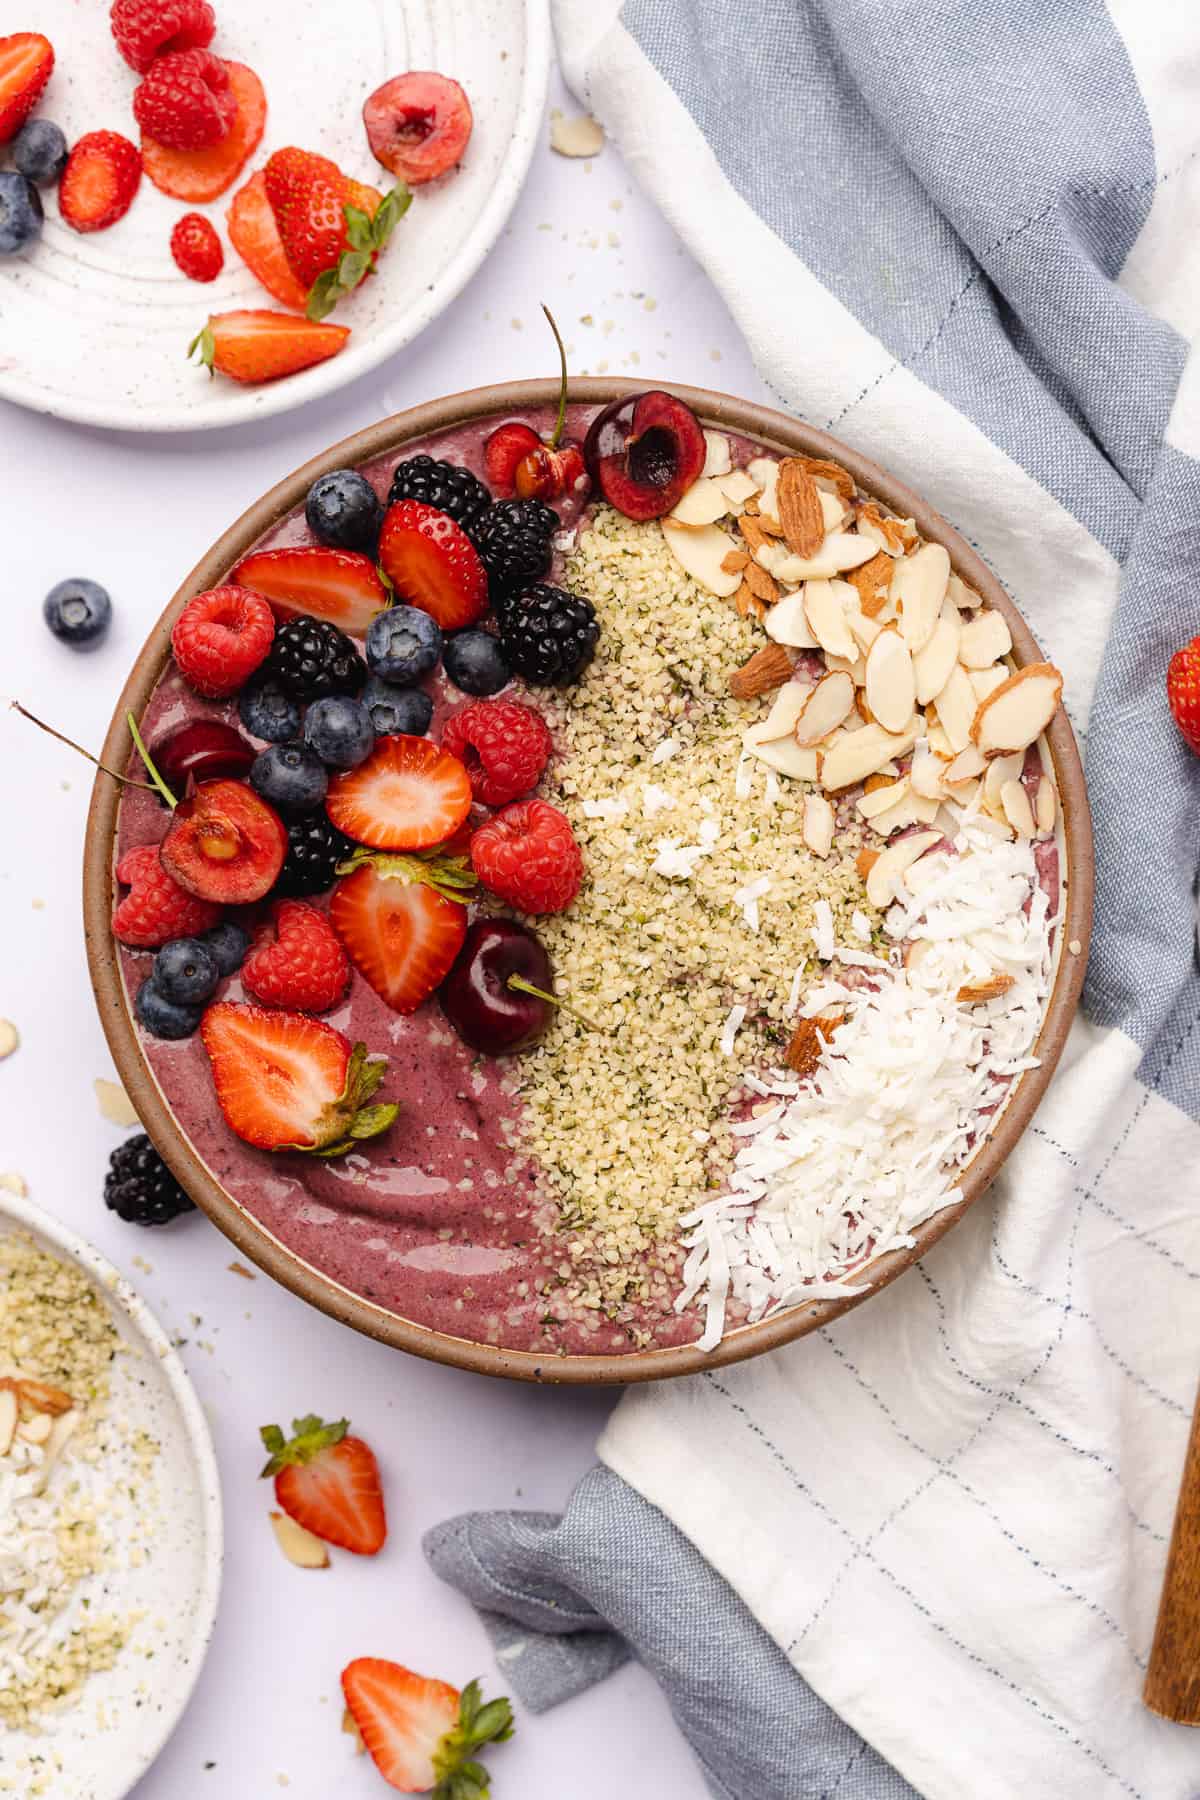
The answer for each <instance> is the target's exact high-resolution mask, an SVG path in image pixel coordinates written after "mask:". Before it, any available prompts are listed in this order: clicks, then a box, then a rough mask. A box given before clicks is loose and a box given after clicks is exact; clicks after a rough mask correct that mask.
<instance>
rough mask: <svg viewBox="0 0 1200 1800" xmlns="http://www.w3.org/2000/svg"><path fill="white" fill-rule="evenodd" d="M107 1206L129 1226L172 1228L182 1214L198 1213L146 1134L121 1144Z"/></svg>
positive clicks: (108, 1181) (107, 1180) (107, 1185)
mask: <svg viewBox="0 0 1200 1800" xmlns="http://www.w3.org/2000/svg"><path fill="white" fill-rule="evenodd" d="M104 1204H105V1206H107V1207H108V1209H109V1211H110V1212H115V1213H116V1215H117V1217H118V1218H119V1219H124V1221H125V1223H126V1224H127V1225H168V1224H170V1222H171V1220H172V1219H176V1218H178V1217H179V1215H180V1213H185V1212H194V1211H195V1207H194V1205H193V1202H192V1201H191V1200H189V1199H188V1197H187V1195H186V1194H185V1193H184V1191H183V1189H182V1188H181V1187H180V1185H179V1183H178V1182H177V1181H176V1179H175V1177H174V1176H173V1175H172V1173H171V1171H170V1169H168V1167H167V1165H166V1163H165V1162H164V1161H163V1159H162V1157H161V1156H160V1155H159V1154H158V1151H157V1150H156V1149H155V1148H154V1145H153V1144H152V1143H151V1142H150V1139H149V1138H148V1137H147V1136H146V1134H145V1132H144V1131H139V1132H138V1134H137V1136H136V1137H131V1138H127V1139H126V1140H125V1142H124V1143H123V1144H118V1145H117V1148H116V1149H115V1150H114V1151H113V1153H112V1155H111V1156H110V1157H109V1159H108V1174H107V1175H106V1176H105V1177H104Z"/></svg>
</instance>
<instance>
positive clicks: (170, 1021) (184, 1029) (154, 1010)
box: [133, 975, 203, 1038]
mask: <svg viewBox="0 0 1200 1800" xmlns="http://www.w3.org/2000/svg"><path fill="white" fill-rule="evenodd" d="M133 1006H134V1011H135V1012H136V1013H137V1016H138V1018H139V1020H140V1021H141V1023H142V1024H143V1025H144V1026H145V1027H146V1030H147V1031H148V1032H149V1033H150V1035H151V1037H157V1038H186V1037H191V1035H192V1033H193V1032H194V1031H195V1030H196V1028H197V1027H198V1025H199V1024H200V1014H201V1012H202V1011H203V1008H202V1007H200V1006H180V1005H179V1004H178V1003H177V1002H176V1001H174V1000H168V999H167V996H166V995H165V994H164V993H163V991H162V989H161V988H160V987H159V985H158V983H157V982H156V981H155V979H154V977H153V975H151V976H150V977H149V978H148V979H147V980H146V981H143V983H142V985H141V987H140V988H139V989H138V991H137V999H136V1000H135V1001H134V1003H133Z"/></svg>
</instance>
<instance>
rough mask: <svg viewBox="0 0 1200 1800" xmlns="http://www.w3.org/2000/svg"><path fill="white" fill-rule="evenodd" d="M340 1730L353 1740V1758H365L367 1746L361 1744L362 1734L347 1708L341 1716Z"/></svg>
mask: <svg viewBox="0 0 1200 1800" xmlns="http://www.w3.org/2000/svg"><path fill="white" fill-rule="evenodd" d="M342 1730H343V1731H344V1732H345V1734H346V1736H347V1737H352V1738H353V1739H354V1754H355V1756H365V1755H366V1753H367V1746H366V1745H365V1744H364V1743H363V1735H362V1732H361V1731H360V1730H359V1729H358V1722H357V1720H356V1719H355V1717H354V1714H353V1713H352V1712H351V1711H350V1708H349V1707H347V1708H346V1710H345V1712H344V1713H343V1714H342Z"/></svg>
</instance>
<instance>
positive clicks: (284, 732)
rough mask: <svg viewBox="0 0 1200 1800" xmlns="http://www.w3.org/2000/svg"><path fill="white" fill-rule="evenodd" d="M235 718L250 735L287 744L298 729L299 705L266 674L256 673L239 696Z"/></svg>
mask: <svg viewBox="0 0 1200 1800" xmlns="http://www.w3.org/2000/svg"><path fill="white" fill-rule="evenodd" d="M238 718H239V719H240V720H241V721H242V724H243V725H244V726H245V727H246V730H247V731H248V732H249V733H250V736H251V737H256V738H265V739H266V741H267V743H268V744H286V743H288V742H289V740H290V739H292V738H294V737H296V736H298V734H299V731H300V708H299V706H298V705H297V704H296V702H295V701H294V700H293V699H292V696H291V695H290V694H288V693H285V691H284V689H283V688H282V687H280V685H279V683H278V682H277V681H275V680H273V679H272V677H271V676H269V675H256V676H254V677H253V678H252V679H251V680H250V681H248V682H247V683H246V685H245V687H244V688H243V689H242V691H241V693H240V694H239V695H238Z"/></svg>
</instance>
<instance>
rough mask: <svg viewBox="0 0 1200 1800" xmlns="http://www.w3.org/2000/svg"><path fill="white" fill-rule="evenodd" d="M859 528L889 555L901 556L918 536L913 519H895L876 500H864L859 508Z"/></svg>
mask: <svg viewBox="0 0 1200 1800" xmlns="http://www.w3.org/2000/svg"><path fill="white" fill-rule="evenodd" d="M858 529H859V530H860V531H861V532H862V534H863V536H864V537H867V538H869V539H870V540H871V542H872V543H873V544H875V545H876V546H877V548H879V549H880V550H884V551H886V552H887V554H888V555H889V556H900V555H901V554H902V553H903V552H904V551H905V550H906V549H907V548H908V547H909V545H910V544H914V543H915V542H916V538H917V531H916V526H915V525H914V524H913V522H912V520H911V519H894V518H892V516H891V515H890V513H884V512H881V511H880V509H879V507H878V505H877V504H876V502H875V501H874V500H864V501H862V503H861V504H860V505H859V508H858Z"/></svg>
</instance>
